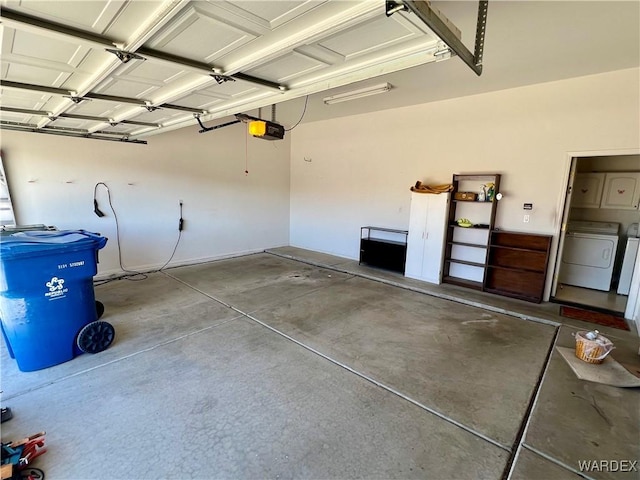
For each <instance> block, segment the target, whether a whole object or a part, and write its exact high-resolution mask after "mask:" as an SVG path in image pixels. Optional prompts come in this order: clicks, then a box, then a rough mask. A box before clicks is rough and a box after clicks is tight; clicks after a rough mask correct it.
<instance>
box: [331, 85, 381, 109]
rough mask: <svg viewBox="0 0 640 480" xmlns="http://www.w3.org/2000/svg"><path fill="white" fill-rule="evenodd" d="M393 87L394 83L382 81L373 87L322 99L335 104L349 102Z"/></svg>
mask: <svg viewBox="0 0 640 480" xmlns="http://www.w3.org/2000/svg"><path fill="white" fill-rule="evenodd" d="M392 88H393V85H391V84H390V83H381V84H380V85H374V86H372V87H367V88H361V89H359V90H353V91H351V92H345V93H339V94H337V95H331V96H330V97H325V98H323V99H322V101H323V102H324V103H325V104H327V105H333V104H334V103H340V102H348V101H349V100H355V99H356V98H362V97H368V96H369V95H377V94H379V93H385V92H388V91H389V90H391V89H392Z"/></svg>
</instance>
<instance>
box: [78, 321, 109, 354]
mask: <svg viewBox="0 0 640 480" xmlns="http://www.w3.org/2000/svg"><path fill="white" fill-rule="evenodd" d="M115 336H116V331H115V329H114V328H113V325H111V324H110V323H109V322H105V321H102V320H98V321H95V322H91V323H88V324H87V325H85V326H84V327H82V330H80V333H78V339H77V341H76V343H77V345H78V348H79V349H80V350H82V351H83V352H85V353H98V352H102V351H103V350H106V349H107V348H109V345H111V343H112V342H113V339H114V337H115Z"/></svg>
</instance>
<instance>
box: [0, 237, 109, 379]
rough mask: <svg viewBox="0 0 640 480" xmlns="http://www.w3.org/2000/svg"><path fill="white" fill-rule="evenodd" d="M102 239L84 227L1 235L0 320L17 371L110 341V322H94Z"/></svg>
mask: <svg viewBox="0 0 640 480" xmlns="http://www.w3.org/2000/svg"><path fill="white" fill-rule="evenodd" d="M106 243H107V239H106V238H104V237H101V236H100V235H98V234H95V233H91V232H86V231H84V230H62V231H25V232H17V233H14V234H11V235H5V236H2V237H0V322H1V326H2V333H3V337H4V339H5V342H6V343H7V347H8V351H9V354H10V355H11V356H12V357H13V358H15V360H16V362H17V363H18V368H19V369H20V370H21V371H23V372H31V371H34V370H40V369H43V368H47V367H50V366H53V365H57V364H60V363H63V362H66V361H69V360H71V359H73V358H74V357H75V356H77V355H79V354H80V353H83V352H85V351H91V349H92V348H94V347H95V345H94V344H95V343H96V342H98V344H99V347H104V348H106V347H105V346H104V343H105V342H106V341H107V340H108V343H109V344H110V343H111V341H112V340H113V327H111V325H109V324H108V323H106V322H98V321H97V320H98V318H97V312H96V301H95V294H94V291H93V276H94V275H95V274H96V273H97V257H98V250H99V249H101V248H103V247H104V246H105V244H106ZM103 324H106V325H108V327H109V328H110V332H105V326H104V325H103ZM81 338H82V339H83V341H84V345H88V347H87V348H89V350H87V348H85V347H83V343H82V342H80V339H81ZM92 342H93V343H92ZM107 346H108V345H107ZM104 348H102V349H104ZM94 350H95V348H94ZM92 353H95V352H93V351H92Z"/></svg>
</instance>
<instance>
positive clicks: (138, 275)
mask: <svg viewBox="0 0 640 480" xmlns="http://www.w3.org/2000/svg"><path fill="white" fill-rule="evenodd" d="M98 186H103V187H104V188H105V190H106V191H107V200H108V202H109V208H110V209H111V211H112V212H113V218H114V220H115V224H116V244H117V247H118V265H119V266H120V269H121V270H122V271H123V272H124V273H125V274H126V275H123V276H121V277H118V278H119V279H125V280H131V281H140V280H145V279H147V278H149V276H148V275H147V274H146V273H143V272H136V271H134V270H129V269H128V268H125V266H124V265H123V262H122V246H121V240H120V223H119V221H118V214H117V213H116V210H115V208H113V202H112V201H111V191H110V190H109V187H108V185H107V184H106V183H104V182H98V183H96V184H95V186H94V188H93V206H94V210H93V211H94V213H95V214H96V215H97V216H98V217H104V216H105V214H104V213H103V212H102V211H100V209H99V208H98V200H97V193H98ZM182 228H183V219H182V201H180V223H179V227H178V230H179V231H178V239H177V240H176V243H175V245H174V247H173V252H171V256H170V257H169V259H168V260H167V261H166V262H165V263H164V264H163V265H162V266H161V267H160V268H159V269H157V270H153V271H152V272H159V271H161V270H163V269H164V268H166V266H167V265H169V263H170V262H171V260H173V257H174V256H175V254H176V251H177V250H178V245H180V240H181V238H182ZM112 280H116V279H115V278H113V279H108V280H100V281H98V282H95V284H96V285H103V284H105V283H109V282H110V281H112Z"/></svg>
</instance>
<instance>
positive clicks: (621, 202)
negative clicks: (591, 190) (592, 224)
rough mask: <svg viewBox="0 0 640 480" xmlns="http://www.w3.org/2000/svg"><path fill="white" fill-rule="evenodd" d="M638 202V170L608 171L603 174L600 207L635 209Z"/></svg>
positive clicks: (639, 181) (639, 175)
mask: <svg viewBox="0 0 640 480" xmlns="http://www.w3.org/2000/svg"><path fill="white" fill-rule="evenodd" d="M638 203H640V172H609V173H607V174H606V175H605V180H604V190H603V193H602V200H601V201H600V208H615V209H618V210H636V209H637V208H638Z"/></svg>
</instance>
